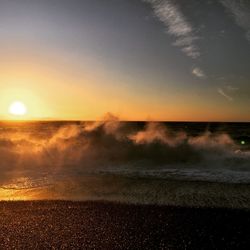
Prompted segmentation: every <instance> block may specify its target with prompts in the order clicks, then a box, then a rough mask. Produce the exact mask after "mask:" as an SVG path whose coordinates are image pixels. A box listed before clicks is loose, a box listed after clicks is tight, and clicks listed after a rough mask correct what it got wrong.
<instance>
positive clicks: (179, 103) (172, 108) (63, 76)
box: [0, 0, 250, 121]
mask: <svg viewBox="0 0 250 250" xmlns="http://www.w3.org/2000/svg"><path fill="white" fill-rule="evenodd" d="M249 79H250V2H249V0H204V1H198V0H189V1H186V0H105V1H103V0H67V1H66V0H0V119H12V118H13V119H14V118H15V117H12V115H10V114H9V113H8V108H9V106H10V105H11V103H13V102H14V101H21V102H23V103H24V104H25V105H26V107H27V110H28V112H27V114H26V115H25V116H24V117H23V118H25V119H56V120H58V119H62V120H95V119H100V118H101V117H102V116H103V115H104V114H105V113H107V112H111V113H113V114H115V115H118V116H119V117H120V119H123V120H166V121H250V80H249Z"/></svg>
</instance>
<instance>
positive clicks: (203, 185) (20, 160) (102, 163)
mask: <svg viewBox="0 0 250 250" xmlns="http://www.w3.org/2000/svg"><path fill="white" fill-rule="evenodd" d="M0 171H1V175H0V200H44V199H45V200H111V201H117V202H127V203H143V204H167V205H173V206H191V207H200V206H202V207H230V208H246V209H249V208H250V123H236V122H232V123H222V122H156V121H148V122H123V121H119V120H118V119H117V118H116V117H113V116H111V117H109V118H108V119H106V120H103V121H40V122H38V121H34V122H21V121H19V122H18V121H15V122H8V121H2V122H0Z"/></svg>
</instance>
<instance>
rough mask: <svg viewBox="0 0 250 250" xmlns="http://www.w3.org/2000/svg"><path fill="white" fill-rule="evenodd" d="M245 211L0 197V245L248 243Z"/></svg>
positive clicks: (249, 232) (239, 246) (220, 246)
mask: <svg viewBox="0 0 250 250" xmlns="http://www.w3.org/2000/svg"><path fill="white" fill-rule="evenodd" d="M249 229H250V211H243V210H235V209H234V210H230V209H218V208H214V209H213V208H181V207H169V206H156V205H128V204H117V203H111V202H101V201H100V202H68V201H36V202H34V201H33V202H31V201H24V202H21V201H16V202H0V232H1V234H0V249H250V230H249Z"/></svg>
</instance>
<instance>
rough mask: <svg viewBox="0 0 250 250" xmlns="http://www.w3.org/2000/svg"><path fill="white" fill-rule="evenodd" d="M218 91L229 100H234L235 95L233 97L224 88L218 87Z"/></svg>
mask: <svg viewBox="0 0 250 250" xmlns="http://www.w3.org/2000/svg"><path fill="white" fill-rule="evenodd" d="M217 91H218V93H219V94H220V95H222V96H224V97H225V98H226V99H227V100H228V101H232V100H233V97H231V96H230V95H228V94H227V93H225V91H224V90H223V89H222V88H218V89H217Z"/></svg>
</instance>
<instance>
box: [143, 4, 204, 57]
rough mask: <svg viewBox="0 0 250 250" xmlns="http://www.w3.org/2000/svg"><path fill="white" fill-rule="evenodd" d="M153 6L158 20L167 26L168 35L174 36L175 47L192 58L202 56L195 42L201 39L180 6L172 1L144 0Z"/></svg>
mask: <svg viewBox="0 0 250 250" xmlns="http://www.w3.org/2000/svg"><path fill="white" fill-rule="evenodd" d="M144 1H145V2H148V3H150V4H151V5H152V8H153V10H154V13H155V15H156V16H157V18H158V19H159V20H160V21H161V22H162V23H163V24H164V25H165V26H166V31H167V33H168V34H170V35H172V36H174V37H175V38H176V41H175V42H174V45H175V46H177V47H180V48H181V50H182V51H183V52H184V53H185V54H186V55H187V56H189V57H191V58H198V57H199V56H200V51H199V48H198V47H197V46H196V44H195V41H196V40H197V39H199V37H197V36H196V35H195V30H194V28H193V26H192V25H191V23H190V22H189V21H188V20H187V18H186V17H185V16H184V15H183V13H182V12H181V10H180V8H179V6H178V5H177V4H175V3H174V2H173V1H171V0H144Z"/></svg>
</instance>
